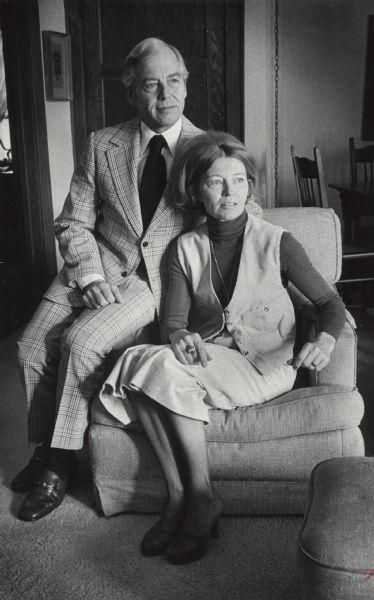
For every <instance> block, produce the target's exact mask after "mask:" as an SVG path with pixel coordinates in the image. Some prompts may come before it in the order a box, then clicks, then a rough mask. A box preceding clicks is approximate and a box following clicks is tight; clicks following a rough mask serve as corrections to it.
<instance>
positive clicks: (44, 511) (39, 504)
mask: <svg viewBox="0 0 374 600" xmlns="http://www.w3.org/2000/svg"><path fill="white" fill-rule="evenodd" d="M67 487H68V477H67V475H65V476H60V475H58V474H57V473H55V472H54V471H50V470H48V469H46V470H45V471H43V473H42V475H41V477H40V478H39V479H38V480H37V481H35V482H34V484H33V486H32V489H31V491H30V493H29V494H28V495H27V496H26V498H25V500H24V502H23V504H22V505H21V508H20V510H19V512H18V515H17V516H18V518H19V519H21V521H37V520H38V519H41V518H42V517H45V516H46V515H48V514H49V513H50V512H52V511H53V510H55V508H57V507H58V506H60V504H61V502H62V501H63V499H64V497H65V494H66V490H67Z"/></svg>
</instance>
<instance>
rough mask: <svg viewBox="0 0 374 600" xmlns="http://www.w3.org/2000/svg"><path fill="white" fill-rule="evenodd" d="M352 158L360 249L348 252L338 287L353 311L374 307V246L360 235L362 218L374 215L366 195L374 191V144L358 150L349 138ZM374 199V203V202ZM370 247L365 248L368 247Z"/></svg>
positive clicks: (354, 214)
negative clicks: (354, 309) (360, 194)
mask: <svg viewBox="0 0 374 600" xmlns="http://www.w3.org/2000/svg"><path fill="white" fill-rule="evenodd" d="M349 156H350V164H351V186H352V188H354V191H355V192H356V194H357V193H359V192H361V193H362V198H360V196H359V195H357V202H356V203H355V204H354V207H353V206H352V207H351V219H352V221H353V222H354V229H355V238H354V239H355V241H356V244H357V246H358V249H357V250H355V251H347V250H344V246H343V263H342V274H341V277H340V280H339V281H338V283H337V288H338V291H339V293H340V294H341V296H342V297H343V299H344V301H345V304H346V305H347V306H348V307H349V308H367V307H372V306H373V295H374V252H373V244H372V243H367V241H365V239H364V237H363V236H362V235H360V217H361V216H365V215H371V216H374V198H373V199H371V198H370V196H367V195H365V196H364V195H363V194H364V192H366V194H367V192H371V191H373V192H374V145H370V146H362V147H361V148H356V146H355V141H354V138H353V137H351V138H349ZM372 200H373V201H372ZM366 245H367V246H368V247H367V248H366V249H365V246H366Z"/></svg>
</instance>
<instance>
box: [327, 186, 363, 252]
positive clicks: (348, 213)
mask: <svg viewBox="0 0 374 600" xmlns="http://www.w3.org/2000/svg"><path fill="white" fill-rule="evenodd" d="M328 185H329V187H330V188H332V189H333V190H337V191H338V192H339V195H340V199H341V204H342V213H343V222H344V241H345V242H349V241H351V240H352V239H354V237H355V235H356V234H357V231H358V228H359V221H360V215H374V187H373V186H370V185H368V184H365V183H357V184H356V185H352V184H350V183H329V184H328Z"/></svg>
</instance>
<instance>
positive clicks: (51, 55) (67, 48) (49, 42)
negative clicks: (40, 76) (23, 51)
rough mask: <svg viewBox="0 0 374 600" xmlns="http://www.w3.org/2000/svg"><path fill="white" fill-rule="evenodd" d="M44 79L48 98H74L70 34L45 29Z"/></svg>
mask: <svg viewBox="0 0 374 600" xmlns="http://www.w3.org/2000/svg"><path fill="white" fill-rule="evenodd" d="M43 54H44V79H45V93H46V99H47V100H72V99H73V86H72V73H71V44H70V35H67V34H65V33H57V32H55V31H43Z"/></svg>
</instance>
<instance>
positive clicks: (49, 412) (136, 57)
mask: <svg viewBox="0 0 374 600" xmlns="http://www.w3.org/2000/svg"><path fill="white" fill-rule="evenodd" d="M187 76H188V73H187V70H186V66H185V64H184V61H183V58H182V57H181V55H180V53H179V51H178V50H177V49H176V48H173V47H172V46H169V45H167V44H166V43H164V42H162V41H161V40H159V39H156V38H149V39H146V40H144V41H143V42H141V43H140V44H138V45H137V46H136V47H135V48H134V49H133V50H132V51H131V52H130V54H129V55H128V57H127V59H126V61H125V68H124V76H123V81H124V85H125V88H126V91H127V96H128V98H129V101H130V102H131V104H133V105H134V106H135V107H136V108H137V110H138V113H139V117H138V118H136V119H134V120H133V121H130V122H126V123H122V124H120V125H118V126H114V127H108V128H106V129H102V130H100V131H96V132H94V133H92V134H91V135H90V137H89V140H88V143H87V147H86V150H85V152H84V154H83V157H82V159H81V162H80V164H79V166H78V168H77V169H76V171H75V173H74V175H73V178H72V182H71V187H70V193H69V195H68V196H67V199H66V201H65V205H64V208H63V211H62V213H61V215H60V216H59V217H58V218H57V220H56V225H55V230H56V236H57V239H58V242H59V246H60V251H61V254H62V256H63V259H64V263H65V264H64V267H63V269H62V271H61V272H60V273H59V275H58V276H57V278H56V279H55V281H54V282H53V283H52V285H51V287H50V288H49V289H48V291H47V292H46V294H45V295H44V298H43V300H42V302H41V304H40V306H39V308H38V309H37V311H36V313H35V315H34V316H33V318H32V320H31V322H30V323H29V325H28V326H27V327H26V330H25V331H24V333H23V335H22V337H21V339H20V341H19V361H20V365H21V368H22V372H23V376H24V383H25V388H26V395H27V401H28V411H29V421H28V425H29V441H30V442H33V443H35V444H37V446H36V448H35V450H34V454H33V457H32V459H31V461H30V463H29V464H28V465H27V466H26V467H25V468H24V469H23V471H21V473H19V474H18V475H17V476H16V477H15V478H14V479H13V481H12V489H13V490H14V491H19V492H27V491H28V492H29V493H28V495H27V497H26V498H25V501H24V502H23V504H22V506H21V508H20V511H19V513H18V517H19V518H20V519H22V520H25V521H34V520H36V519H40V518H42V517H44V516H45V515H46V514H48V513H50V512H51V511H52V510H54V509H55V508H56V507H57V506H59V504H60V503H61V502H62V500H63V498H64V495H65V492H66V489H67V485H68V480H69V476H70V474H71V470H72V457H73V454H74V453H73V452H72V451H73V450H77V449H80V448H82V446H83V444H84V435H85V431H86V428H87V423H88V407H89V403H90V400H91V398H92V397H93V395H94V394H95V392H96V391H97V389H98V388H99V386H100V384H101V382H102V379H103V377H104V375H105V373H106V368H107V367H106V365H107V364H108V361H106V359H107V357H108V355H109V354H110V353H112V354H111V355H113V354H115V352H116V351H120V350H123V349H124V348H125V347H127V346H129V345H133V344H134V343H136V341H137V334H138V333H139V331H142V330H144V328H146V327H147V326H149V325H151V324H152V323H153V324H154V323H156V322H157V319H158V318H159V316H160V314H161V313H162V304H163V297H164V292H165V287H166V283H167V281H166V279H167V271H166V261H167V256H166V255H167V248H168V246H169V244H170V242H171V241H172V240H173V239H174V238H175V237H176V236H178V235H179V234H180V233H181V232H182V231H184V230H186V229H188V228H190V227H191V226H192V223H191V222H190V220H189V217H188V216H187V214H185V213H184V212H183V211H178V210H175V209H172V208H171V207H170V206H169V204H168V202H167V199H166V197H167V187H168V186H167V185H166V182H167V177H168V175H169V173H170V169H171V165H172V162H173V157H174V155H175V152H176V150H177V148H178V146H180V145H181V144H182V143H183V140H185V139H187V138H190V137H192V136H194V135H197V134H198V133H200V130H199V129H197V128H196V127H194V125H192V123H191V122H190V121H188V119H186V118H185V117H184V116H183V115H182V113H183V109H184V103H185V98H186V81H187ZM165 185H166V188H165Z"/></svg>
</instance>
